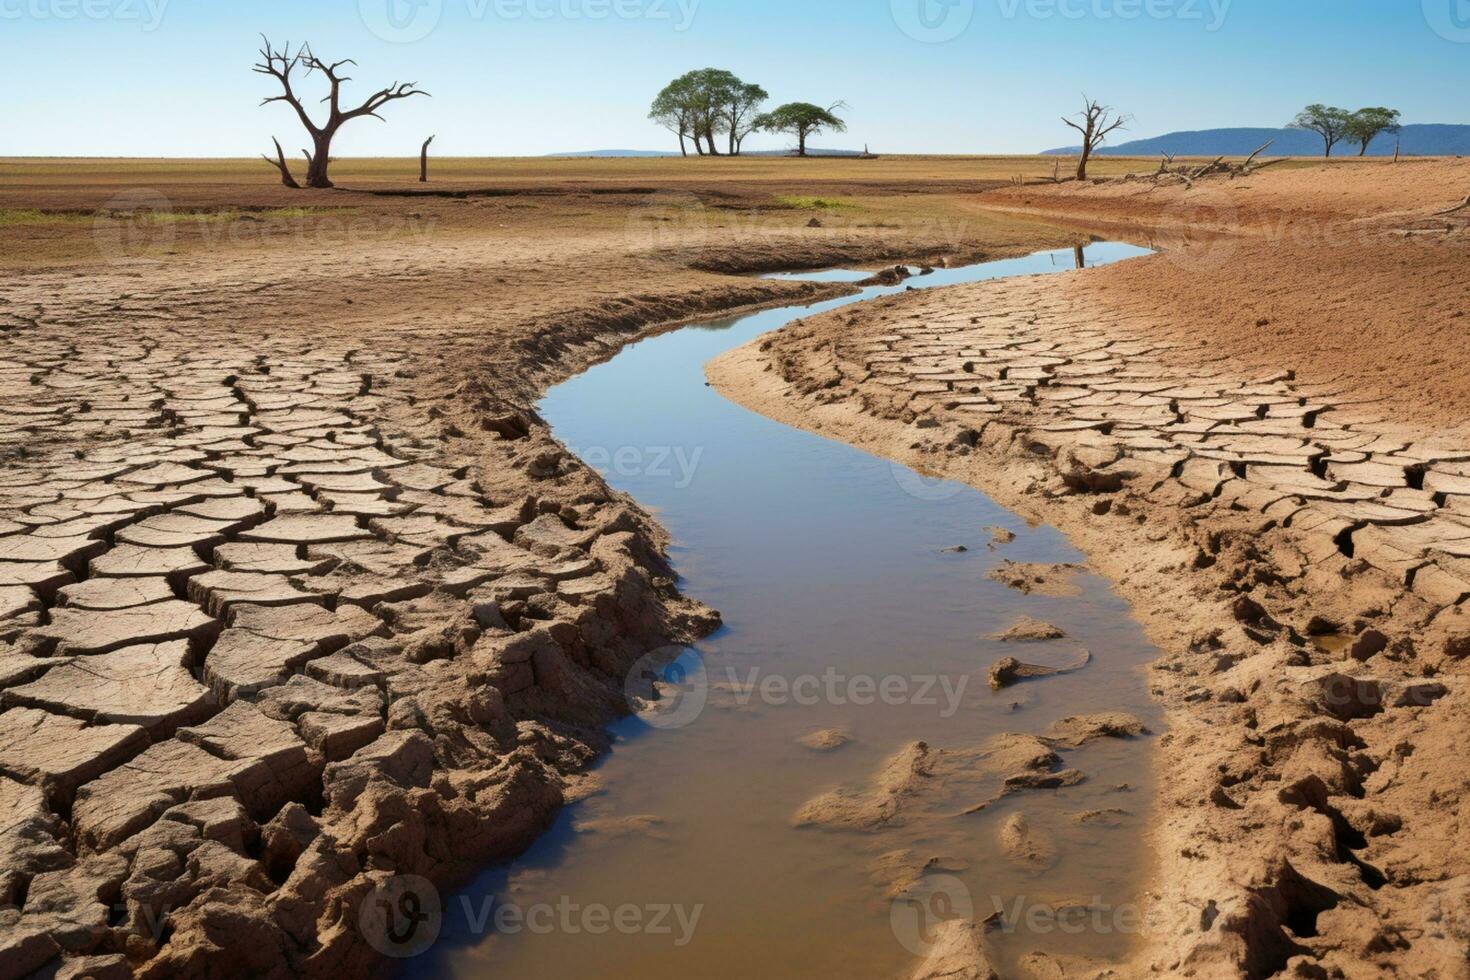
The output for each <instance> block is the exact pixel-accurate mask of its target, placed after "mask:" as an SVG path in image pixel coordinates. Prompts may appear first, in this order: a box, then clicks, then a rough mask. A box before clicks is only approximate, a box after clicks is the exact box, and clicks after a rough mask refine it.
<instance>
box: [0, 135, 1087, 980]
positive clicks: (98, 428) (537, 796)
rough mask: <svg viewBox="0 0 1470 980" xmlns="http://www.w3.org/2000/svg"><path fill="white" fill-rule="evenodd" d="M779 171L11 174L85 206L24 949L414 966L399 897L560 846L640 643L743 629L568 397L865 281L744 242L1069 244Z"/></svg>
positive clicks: (27, 274) (28, 733)
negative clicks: (545, 400)
mask: <svg viewBox="0 0 1470 980" xmlns="http://www.w3.org/2000/svg"><path fill="white" fill-rule="evenodd" d="M579 166H585V165H579ZM778 167H779V164H778V165H777V166H775V167H772V166H767V167H766V168H764V169H765V170H766V172H767V173H768V174H776V175H778V178H777V179H771V178H769V177H768V178H767V179H766V181H765V183H764V184H763V185H762V186H759V187H755V188H744V189H741V190H740V191H739V193H732V192H731V190H730V188H729V187H728V186H727V185H724V184H721V183H719V182H715V186H704V185H700V184H698V183H697V182H696V183H694V184H692V185H685V186H684V187H681V188H680V189H679V192H678V193H677V194H675V195H673V196H672V197H670V196H661V195H659V194H657V193H655V194H652V195H651V194H650V193H649V192H648V191H646V190H644V189H640V188H637V187H630V186H622V185H618V186H615V187H613V188H611V190H610V192H602V193H595V194H594V193H590V192H588V190H587V189H586V188H584V187H579V186H566V185H565V184H563V186H559V187H557V188H553V189H552V190H551V191H550V192H545V193H537V194H533V195H498V196H497V195H485V196H483V197H476V196H474V195H467V196H454V195H447V196H445V197H442V198H431V199H428V200H417V201H409V202H408V203H405V199H401V198H398V197H379V196H377V195H372V194H367V193H358V192H353V191H342V192H332V193H329V194H305V195H302V196H301V197H299V198H298V197H294V196H290V201H289V202H283V201H282V200H281V198H282V194H283V192H281V191H280V190H279V189H277V188H271V187H269V186H268V185H266V186H257V185H243V186H242V185H238V184H232V183H230V182H229V180H228V179H223V180H220V179H217V180H215V181H207V180H206V181H200V180H198V179H196V178H192V177H191V178H189V179H182V178H178V179H175V178H170V179H174V180H175V183H168V182H166V181H164V180H158V181H154V182H153V184H154V186H152V187H151V188H150V187H144V188H139V187H137V186H132V185H129V186H128V187H124V188H119V187H118V186H116V181H113V180H111V179H109V180H107V181H101V182H98V180H97V179H95V175H93V176H92V177H88V176H87V175H86V174H85V173H84V174H83V175H82V176H81V177H78V178H76V180H68V181H63V182H62V184H64V186H60V187H57V188H50V189H45V190H44V191H43V192H41V191H37V190H36V189H35V188H34V187H21V188H17V187H14V186H11V187H7V188H3V189H0V198H3V200H4V203H5V204H6V206H7V207H9V206H10V205H12V204H17V203H24V202H35V201H41V202H43V203H44V204H46V205H47V206H54V208H55V210H54V211H51V212H44V213H43V214H42V218H43V219H44V220H38V219H35V217H34V216H31V215H22V216H20V217H18V218H17V217H16V216H15V215H13V214H12V215H10V216H9V218H8V219H7V221H6V222H5V224H4V226H3V228H0V234H3V235H4V236H6V240H7V241H9V242H10V243H11V244H13V245H15V246H16V247H15V248H14V249H10V250H8V251H7V253H6V254H7V256H9V257H10V258H11V259H13V260H14V262H15V263H16V265H15V266H14V268H12V269H11V270H10V275H8V276H7V278H6V280H5V282H4V284H3V285H0V302H3V304H4V305H3V309H4V314H3V320H0V330H3V333H0V351H3V368H4V371H3V376H0V447H3V452H4V454H5V459H6V463H7V475H6V478H5V480H4V486H3V499H0V573H3V575H4V576H5V577H4V579H3V581H4V585H3V587H0V595H3V598H4V611H3V619H0V624H3V627H4V631H3V633H0V641H3V644H4V646H3V648H0V664H3V668H4V669H3V673H0V705H3V707H4V709H5V710H4V712H3V714H0V722H3V724H4V726H5V727H4V734H3V737H0V793H3V800H4V812H5V814H6V819H5V822H4V824H3V830H0V853H3V855H4V861H3V869H4V873H3V877H0V906H4V908H3V909H0V922H3V923H4V925H5V926H6V930H5V935H4V937H3V938H0V963H3V964H4V967H3V969H0V974H4V975H7V976H8V975H24V974H25V973H27V972H29V971H31V970H33V969H37V968H41V967H44V966H47V965H48V964H56V963H58V962H61V963H62V964H63V965H64V968H65V969H68V970H75V969H88V970H94V971H96V970H104V971H105V970H113V971H122V970H132V971H133V972H135V973H136V974H137V975H142V976H164V975H169V976H175V975H183V976H191V975H208V974H210V973H211V972H218V971H220V970H236V969H241V968H243V969H248V970H249V971H250V972H252V973H253V974H256V975H261V976H288V975H291V976H301V975H307V976H318V975H319V976H340V975H364V974H368V973H370V972H374V971H376V970H378V969H380V968H381V966H382V963H383V961H384V960H383V958H384V956H386V955H393V954H395V953H399V952H402V951H403V950H402V948H401V947H400V946H396V945H394V944H393V943H392V942H391V941H389V942H387V945H385V939H384V937H385V936H387V935H388V930H387V925H388V924H387V923H385V922H384V921H382V920H381V918H379V919H374V918H373V917H372V916H373V913H372V911H371V910H372V909H374V908H378V907H379V906H378V904H377V900H378V899H382V900H383V901H385V902H387V903H388V907H393V906H394V903H395V902H397V901H398V900H400V899H401V898H402V897H403V895H402V892H401V889H402V888H403V887H404V883H405V882H413V881H420V880H422V881H425V882H431V883H433V884H434V885H438V886H452V885H453V884H454V883H456V882H458V881H462V880H464V879H465V878H467V877H468V876H469V875H471V874H473V873H474V872H475V871H476V870H478V869H480V868H482V867H484V866H485V865H486V864H489V863H492V862H494V861H497V860H503V859H505V858H508V857H510V856H512V855H514V854H515V853H517V852H518V851H520V850H521V849H522V848H524V847H525V846H526V845H527V844H528V843H529V842H530V841H532V840H533V839H535V837H536V836H537V834H538V833H539V832H540V831H541V830H543V829H544V828H545V827H546V826H547V825H548V823H549V821H550V820H551V818H552V816H553V815H554V813H555V812H556V810H557V808H558V807H559V806H560V805H561V803H562V802H563V801H564V800H566V799H567V798H569V797H571V798H575V797H576V796H577V795H579V794H580V793H582V792H584V786H583V780H582V776H583V774H584V773H585V772H586V770H587V769H588V767H589V766H590V765H592V764H593V762H594V761H595V760H596V759H597V758H598V757H599V755H600V754H601V753H602V752H604V751H605V750H606V748H607V737H606V735H605V733H604V730H603V725H604V724H605V723H606V722H607V721H608V720H609V719H611V718H613V717H615V716H616V715H617V714H619V713H620V712H622V711H624V710H625V709H626V704H625V701H624V697H623V682H624V675H625V674H626V673H627V670H628V668H629V666H630V665H631V664H632V663H633V662H634V661H635V660H636V659H637V658H638V657H639V656H641V655H642V654H643V653H644V652H646V651H647V650H649V649H652V648H656V647H659V646H662V645H664V644H666V643H670V642H675V643H679V642H686V641H689V640H691V639H694V638H695V637H697V636H699V635H702V634H703V633H705V632H707V631H708V630H709V629H710V628H712V626H713V625H714V624H715V622H717V620H716V619H715V617H714V616H713V614H712V612H711V611H710V610H707V609H704V608H702V607H699V606H697V605H696V604H694V603H691V602H689V601H687V600H685V599H683V598H681V597H680V596H679V595H678V593H677V591H676V589H675V582H674V581H673V577H672V575H671V572H670V570H669V568H668V565H667V563H666V561H665V559H664V556H663V548H664V545H665V543H666V541H665V537H664V534H663V532H662V531H661V530H660V529H659V528H658V526H657V525H656V524H655V523H653V522H652V521H651V520H650V519H649V518H648V517H647V515H645V514H644V513H643V512H642V511H641V510H640V509H639V508H638V507H637V505H636V504H634V503H633V502H632V501H631V500H629V499H627V498H626V497H623V496H621V495H619V494H617V493H615V492H612V491H610V490H609V489H608V487H607V485H606V484H605V483H604V482H603V481H602V479H601V478H600V477H599V476H598V475H597V474H596V473H594V472H593V471H592V470H590V469H589V468H588V467H587V466H586V465H585V464H584V463H583V462H582V461H581V460H579V459H577V458H575V457H573V456H571V455H569V454H568V453H567V452H566V450H565V448H564V447H562V446H560V445H559V444H557V443H556V442H555V440H553V439H552V437H551V436H550V434H549V432H548V430H547V428H546V426H545V424H544V423H543V422H542V421H541V420H540V419H539V418H538V417H537V415H536V414H535V411H534V409H533V403H534V401H535V400H536V398H538V397H539V396H540V394H541V393H542V392H543V391H544V390H545V389H546V388H547V387H548V386H549V385H551V384H553V383H555V382H556V381H558V380H560V379H563V378H565V377H567V376H569V375H570V374H572V373H575V372H576V371H578V370H580V369H581V368H582V367H585V366H586V365H588V364H590V363H593V362H595V361H597V360H600V359H602V358H604V357H606V356H608V355H609V354H610V353H612V352H614V351H616V350H617V349H618V348H619V347H620V346H621V345H623V344H625V343H627V342H629V341H631V340H634V339H636V338H638V337H642V336H646V335H648V334H650V333H652V332H656V331H657V330H660V329H664V328H666V327H668V326H673V325H676V324H678V323H683V322H688V321H689V320H693V319H699V318H701V317H709V316H715V315H723V314H729V313H731V312H734V311H737V310H740V309H750V308H755V307H760V306H766V305H771V304H779V303H791V302H795V301H801V300H815V299H817V298H821V297H824V296H831V295H837V294H839V293H841V292H842V291H844V289H845V288H846V287H842V286H838V285H819V284H812V283H801V282H791V281H784V280H762V279H753V278H748V277H746V276H745V275H743V273H749V272H755V271H765V270H770V269H776V268H788V267H816V266H825V265H832V264H836V263H839V262H840V263H859V264H860V263H871V264H874V265H877V264H880V263H883V262H892V261H894V260H896V259H898V258H924V257H928V258H930V259H932V260H937V259H939V258H941V257H945V256H956V257H959V256H975V255H1008V254H1018V253H1022V252H1029V251H1032V250H1034V249H1036V248H1039V247H1047V246H1053V247H1054V246H1059V245H1066V244H1069V243H1070V242H1072V241H1073V240H1075V236H1074V235H1072V234H1071V233H1067V232H1064V231H1058V230H1056V229H1052V228H1049V227H1047V226H1045V225H1044V224H1041V223H1037V222H1033V221H1030V220H1020V221H1016V220H1012V219H995V218H984V217H980V218H975V217H973V216H970V213H969V211H967V210H966V211H964V214H965V215H966V217H965V219H964V220H963V221H960V222H958V223H956V222H955V221H946V220H937V218H942V217H943V216H944V212H945V210H946V209H947V208H949V207H950V206H951V205H953V206H954V207H956V208H959V209H961V210H963V209H964V208H965V205H964V203H963V201H962V200H961V197H962V195H961V193H960V192H959V191H957V190H956V188H955V187H953V186H950V187H943V188H939V189H937V190H936V189H934V188H930V187H925V186H920V185H914V186H908V185H905V184H903V183H902V182H901V181H898V180H897V178H890V179H889V180H890V182H889V183H886V184H883V185H882V186H881V187H879V188H878V189H876V190H875V189H871V188H870V189H866V190H861V191H856V192H854V193H852V194H850V195H848V198H847V199H845V200H844V202H842V203H841V205H839V206H834V207H829V206H826V205H825V204H816V203H813V202H809V201H807V200H805V199H804V197H805V196H809V195H808V192H810V191H811V190H812V189H813V186H814V185H810V184H808V183H804V182H803V181H801V180H796V181H791V180H788V179H786V178H785V177H780V176H779V175H781V174H783V173H789V172H787V171H781V170H779V169H777V168H778ZM83 169H84V170H85V168H83ZM32 179H35V178H32ZM814 179H817V180H830V179H832V178H831V177H830V176H823V175H821V174H817V175H814ZM89 181H90V182H89ZM125 183H126V182H125ZM262 183H264V182H262ZM992 183H994V182H992ZM974 189H976V188H975V187H974V186H973V185H970V184H966V185H965V192H966V193H968V192H969V191H972V190H974ZM604 190H607V189H604ZM124 192H126V193H127V194H130V195H131V196H122V197H120V196H119V195H120V194H123V193H124ZM94 198H95V199H96V200H95V201H94V200H93V199H94ZM781 198H789V200H781ZM109 201H111V202H113V203H112V204H108V202H109ZM68 202H69V203H68ZM296 202H299V203H296ZM384 202H386V203H384ZM793 202H794V203H793ZM288 205H292V206H288ZM380 205H381V207H380ZM78 208H82V209H84V210H82V211H81V212H80V215H79V214H78V213H77V212H76V210H75V209H78ZM68 209H72V210H68ZM327 209H330V210H327ZM343 209H347V210H343ZM455 210H458V211H461V212H464V213H467V214H471V215H472V217H465V216H464V214H453V213H452V212H454V211H455ZM79 217H80V218H81V219H82V220H81V221H78V218H79ZM12 219H13V220H12ZM737 273H738V274H737ZM430 887H431V888H432V886H430ZM395 889H397V890H395ZM421 897H423V896H416V900H417V898H421Z"/></svg>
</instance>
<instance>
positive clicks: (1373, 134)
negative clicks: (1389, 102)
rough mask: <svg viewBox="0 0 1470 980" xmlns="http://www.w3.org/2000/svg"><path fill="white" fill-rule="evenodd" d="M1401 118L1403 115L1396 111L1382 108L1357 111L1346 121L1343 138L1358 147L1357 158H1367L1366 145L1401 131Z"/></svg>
mask: <svg viewBox="0 0 1470 980" xmlns="http://www.w3.org/2000/svg"><path fill="white" fill-rule="evenodd" d="M1402 116H1403V113H1401V112H1399V111H1398V110H1397V109H1386V108H1384V107H1383V106H1373V107H1371V108H1368V109H1359V110H1358V111H1357V112H1355V113H1353V114H1352V116H1350V117H1349V119H1348V125H1347V129H1346V131H1345V133H1344V135H1345V138H1346V139H1348V140H1351V141H1352V142H1354V143H1357V144H1358V145H1359V150H1358V156H1360V157H1363V156H1367V155H1368V145H1369V144H1370V143H1372V142H1373V141H1374V140H1375V139H1377V138H1378V137H1379V136H1382V135H1383V134H1384V133H1388V134H1390V135H1392V134H1395V133H1399V132H1402V131H1403V128H1404V127H1403V126H1401V125H1399V119H1400V118H1402Z"/></svg>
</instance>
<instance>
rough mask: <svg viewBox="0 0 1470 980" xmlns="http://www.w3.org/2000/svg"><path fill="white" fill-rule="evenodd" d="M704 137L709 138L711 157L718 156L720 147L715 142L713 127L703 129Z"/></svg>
mask: <svg viewBox="0 0 1470 980" xmlns="http://www.w3.org/2000/svg"><path fill="white" fill-rule="evenodd" d="M704 138H705V139H707V140H709V155H710V156H712V157H717V156H719V155H720V148H719V146H717V145H716V144H715V128H714V127H713V126H710V127H709V128H707V129H706V130H705V131H704Z"/></svg>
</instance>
